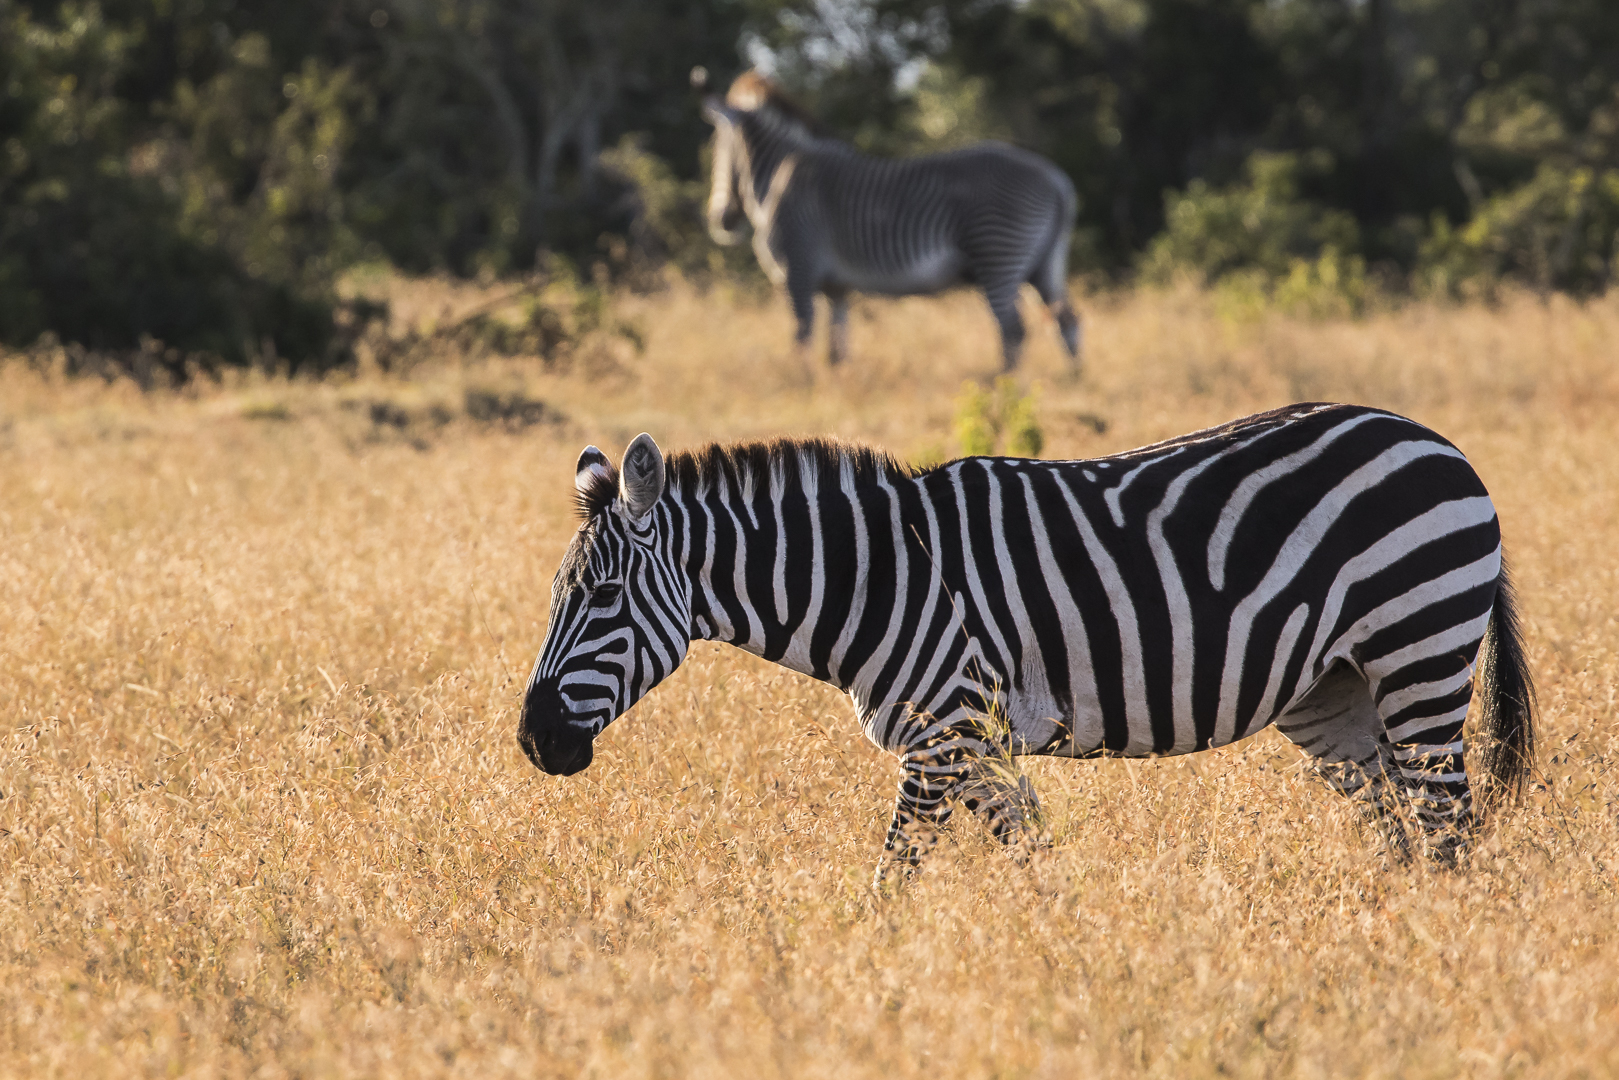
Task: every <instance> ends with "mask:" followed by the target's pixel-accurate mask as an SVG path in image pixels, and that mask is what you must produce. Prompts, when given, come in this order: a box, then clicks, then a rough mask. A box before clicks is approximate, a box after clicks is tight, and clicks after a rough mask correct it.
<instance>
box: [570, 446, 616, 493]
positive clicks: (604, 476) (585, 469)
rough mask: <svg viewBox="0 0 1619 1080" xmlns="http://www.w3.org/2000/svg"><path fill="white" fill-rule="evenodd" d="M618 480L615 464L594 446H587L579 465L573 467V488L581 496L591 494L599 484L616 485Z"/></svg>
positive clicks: (581, 454) (580, 455) (581, 455)
mask: <svg viewBox="0 0 1619 1080" xmlns="http://www.w3.org/2000/svg"><path fill="white" fill-rule="evenodd" d="M617 479H618V476H617V474H616V473H614V472H613V463H612V462H611V461H608V460H607V455H606V454H604V453H602V452H601V451H600V450H598V449H596V448H595V447H594V446H587V447H585V448H584V450H583V451H581V452H580V454H579V464H577V465H575V466H574V467H573V486H574V487H575V488H577V489H578V490H579V493H580V494H581V495H583V494H585V493H587V492H589V491H590V490H591V489H592V488H594V487H595V486H596V485H597V484H599V483H602V482H604V481H605V482H606V483H609V484H611V483H614V482H615V481H616V480H617Z"/></svg>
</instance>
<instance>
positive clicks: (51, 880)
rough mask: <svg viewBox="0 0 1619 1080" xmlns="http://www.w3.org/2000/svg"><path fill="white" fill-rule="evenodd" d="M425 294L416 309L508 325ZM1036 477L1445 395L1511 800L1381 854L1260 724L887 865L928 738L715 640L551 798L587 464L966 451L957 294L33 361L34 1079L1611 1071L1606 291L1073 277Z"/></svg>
mask: <svg viewBox="0 0 1619 1080" xmlns="http://www.w3.org/2000/svg"><path fill="white" fill-rule="evenodd" d="M479 299H480V298H479V296H477V295H475V293H474V292H471V291H465V290H463V291H457V290H453V289H451V288H449V287H448V286H444V285H434V284H431V283H425V284H424V283H416V284H401V285H399V286H398V287H397V294H396V300H397V301H398V302H397V305H396V313H397V314H398V316H399V318H400V319H401V320H402V321H403V322H405V323H409V324H415V323H420V322H423V321H426V320H440V319H446V318H453V317H454V315H455V314H456V312H457V311H459V310H462V309H466V308H469V307H470V306H471V305H473V304H475V303H477V302H478V301H479ZM1082 306H1083V308H1084V309H1085V311H1086V314H1087V318H1088V327H1087V329H1088V342H1089V358H1088V359H1089V367H1088V369H1087V371H1086V373H1085V375H1084V377H1083V378H1082V379H1081V380H1080V381H1078V382H1077V383H1069V382H1064V381H1063V380H1062V379H1061V378H1060V377H1059V375H1060V372H1061V363H1060V358H1059V354H1058V351H1057V348H1056V343H1055V334H1054V332H1053V331H1052V328H1051V327H1050V325H1049V323H1046V322H1043V321H1034V320H1031V323H1032V325H1031V348H1030V352H1029V356H1028V360H1027V364H1026V370H1025V377H1026V378H1027V380H1028V382H1029V384H1030V385H1031V386H1033V387H1034V389H1035V392H1036V394H1037V395H1038V397H1037V402H1038V405H1037V411H1038V416H1039V419H1040V421H1041V424H1042V427H1043V429H1044V431H1045V434H1046V440H1047V442H1046V450H1045V452H1046V454H1047V455H1049V456H1092V455H1098V454H1103V453H1109V452H1112V451H1116V450H1121V449H1126V448H1128V447H1131V446H1134V445H1139V444H1141V443H1143V442H1147V441H1150V440H1153V439H1157V438H1160V437H1164V436H1168V435H1172V434H1176V433H1180V432H1183V431H1187V430H1190V429H1193V428H1197V427H1201V426H1205V425H1208V424H1212V423H1216V422H1219V421H1223V420H1226V419H1230V418H1232V417H1235V416H1239V415H1242V414H1245V413H1248V412H1252V411H1255V410H1258V409H1262V408H1268V407H1272V406H1275V405H1279V404H1283V403H1286V402H1289V401H1293V400H1299V399H1333V400H1344V401H1357V402H1365V403H1370V404H1374V405H1380V406H1385V407H1389V408H1393V409H1396V410H1398V411H1401V412H1404V413H1406V414H1407V415H1410V416H1412V417H1414V418H1416V419H1418V420H1420V421H1423V422H1425V423H1427V424H1429V425H1431V426H1433V427H1435V428H1437V429H1438V430H1439V431H1440V432H1442V433H1444V434H1445V435H1447V436H1448V437H1450V438H1451V439H1452V440H1453V441H1455V442H1456V443H1457V444H1458V445H1460V446H1461V448H1462V449H1463V450H1464V451H1465V452H1467V454H1468V455H1469V456H1470V458H1471V459H1472V461H1473V462H1474V464H1475V466H1476V467H1477V469H1478V471H1479V472H1480V474H1481V475H1482V476H1483V477H1484V480H1485V482H1486V484H1487V485H1488V486H1489V487H1490V490H1491V491H1492V493H1493V495H1494V496H1495V499H1496V502H1497V505H1498V507H1499V510H1500V514H1501V517H1502V520H1503V523H1504V528H1505V533H1506V543H1507V549H1508V552H1509V554H1510V556H1511V558H1512V561H1513V564H1514V567H1515V570H1516V574H1517V578H1518V581H1519V584H1520V591H1521V596H1522V601H1523V609H1524V611H1525V613H1526V617H1527V627H1528V636H1529V642H1530V648H1531V660H1532V664H1533V667H1534V670H1535V672H1536V674H1537V678H1538V680H1539V689H1540V699H1541V704H1542V706H1543V729H1542V730H1543V740H1542V747H1543V750H1542V754H1541V758H1540V762H1539V766H1540V770H1541V771H1540V773H1539V774H1538V776H1537V780H1536V782H1535V784H1534V785H1533V789H1532V790H1531V791H1530V792H1529V794H1528V795H1527V797H1526V799H1525V802H1524V804H1523V805H1522V807H1521V808H1520V809H1519V810H1518V811H1517V812H1515V813H1514V814H1513V815H1511V816H1510V817H1508V818H1506V819H1504V820H1503V821H1501V822H1500V824H1499V826H1498V827H1492V828H1491V829H1490V830H1488V831H1487V832H1486V834H1485V835H1484V837H1483V839H1482V840H1481V842H1480V844H1479V846H1478V848H1477V849H1476V850H1475V852H1474V854H1473V856H1472V858H1471V860H1470V862H1469V863H1468V864H1467V865H1466V866H1465V867H1464V868H1463V869H1462V870H1460V871H1457V872H1445V871H1439V870H1435V869H1431V868H1429V867H1427V866H1424V865H1418V866H1413V867H1409V868H1403V867H1396V868H1393V869H1391V868H1389V867H1388V866H1386V865H1385V862H1384V859H1383V857H1382V856H1381V854H1380V852H1379V850H1378V848H1377V846H1376V844H1375V842H1374V840H1373V838H1372V836H1370V835H1369V834H1368V833H1367V832H1366V831H1365V830H1364V829H1363V828H1362V827H1361V826H1360V825H1358V823H1357V819H1356V817H1355V815H1354V814H1353V813H1352V812H1351V810H1350V809H1349V808H1348V807H1347V806H1346V805H1345V804H1343V803H1342V802H1341V801H1339V800H1337V799H1336V798H1335V797H1333V796H1331V795H1330V794H1329V793H1327V792H1326V791H1324V790H1323V789H1321V788H1319V787H1317V786H1316V785H1315V784H1313V783H1312V782H1311V781H1310V780H1309V779H1308V778H1307V777H1306V776H1305V775H1304V774H1303V773H1302V772H1301V770H1300V768H1299V764H1298V761H1299V759H1298V755H1297V753H1296V752H1295V751H1293V750H1292V749H1290V748H1289V747H1287V746H1286V745H1284V744H1283V742H1282V740H1280V739H1279V738H1278V737H1276V736H1275V735H1274V734H1273V733H1265V734H1263V735H1261V736H1259V737H1256V738H1254V739H1252V740H1249V741H1248V742H1246V743H1244V744H1242V745H1240V746H1238V747H1236V748H1233V749H1231V750H1228V751H1223V752H1218V753H1213V754H1207V755H1201V756H1196V757H1192V758H1182V759H1174V760H1164V761H1148V762H1133V763H1132V762H1123V761H1111V762H1084V763H1076V762H1052V761H1035V762H1032V763H1031V764H1029V765H1028V771H1029V773H1030V774H1031V775H1032V777H1033V779H1034V781H1035V784H1036V787H1037V788H1038V789H1039V791H1040V792H1041V794H1042V797H1043V800H1044V804H1045V807H1046V810H1047V813H1048V816H1049V822H1050V825H1051V828H1052V830H1053V832H1054V835H1055V837H1056V845H1055V847H1054V849H1053V850H1052V851H1051V852H1049V853H1048V854H1046V855H1044V856H1043V857H1041V858H1040V859H1038V860H1037V861H1036V862H1035V863H1034V864H1033V865H1031V866H1030V867H1028V868H1019V867H1017V866H1015V865H1012V864H1011V863H1010V862H1009V861H1007V860H1006V859H1005V858H1004V857H1002V856H1001V855H1000V854H999V853H998V852H997V851H995V850H994V849H993V845H992V843H991V842H990V841H989V839H988V838H987V836H986V835H985V834H984V833H983V832H982V831H981V828H980V826H979V825H978V824H977V822H976V821H975V820H973V819H971V818H965V817H964V818H958V820H957V823H956V824H955V825H954V826H953V827H952V830H951V831H950V832H949V834H948V835H947V838H946V842H945V843H944V844H942V845H941V848H940V850H939V854H938V856H937V857H936V858H935V860H934V861H933V862H932V863H930V864H929V865H928V867H927V869H926V870H925V872H924V873H923V874H922V875H921V876H920V877H919V878H918V879H917V880H916V881H915V882H914V884H913V885H912V886H911V887H910V888H909V889H908V890H906V891H905V892H904V893H903V894H902V895H899V896H897V897H894V898H891V899H881V898H877V897H874V896H873V895H872V894H871V893H870V892H869V891H868V889H867V882H868V881H869V879H870V874H871V868H872V865H873V863H874V861H875V859H876V856H877V854H878V848H879V845H880V844H881V840H882V834H883V830H884V828H885V827H886V825H887V822H888V814H889V810H890V807H891V804H892V794H893V787H894V784H895V782H896V781H897V778H898V769H897V766H896V765H895V764H894V763H893V762H892V761H891V760H890V759H888V758H886V757H884V756H883V755H881V754H880V753H879V752H878V751H877V750H876V749H874V748H873V747H872V746H870V745H869V744H868V743H866V742H865V741H864V740H863V738H862V737H861V736H860V734H859V732H858V729H857V727H856V725H855V723H854V720H853V718H852V715H851V711H850V708H849V706H848V703H847V702H846V701H845V700H844V699H843V698H842V697H841V696H840V695H838V694H837V693H835V692H834V691H832V690H831V689H830V688H828V687H824V686H821V685H819V684H816V683H813V682H810V681H809V680H807V679H804V678H802V677H800V676H797V675H794V674H791V673H789V672H786V671H784V670H781V669H777V668H774V667H772V666H770V665H768V664H765V663H764V662H762V661H758V660H755V659H754V658H752V657H750V656H747V655H744V654H742V653H740V652H738V651H736V650H729V649H726V648H724V647H720V646H708V645H701V644H700V645H698V646H696V647H694V648H693V651H692V656H691V659H690V660H689V661H688V662H687V663H686V664H685V666H684V667H683V668H682V669H681V670H679V671H678V672H676V673H675V675H674V676H673V677H671V678H670V679H669V680H668V681H667V682H666V683H665V684H664V685H663V686H662V687H660V688H659V689H658V690H657V691H655V692H654V693H653V694H652V695H651V696H650V697H649V698H648V699H647V700H646V701H645V702H643V703H642V704H641V705H639V706H638V707H637V708H636V709H635V710H634V711H633V712H632V713H631V714H629V715H628V716H627V717H625V718H624V719H623V720H621V721H619V722H618V723H617V724H615V725H614V726H613V727H612V728H610V729H609V731H608V732H607V733H606V734H605V735H604V736H603V737H602V739H601V740H600V741H599V742H598V744H597V749H596V761H595V764H594V765H593V766H592V767H591V769H590V770H589V771H588V772H586V773H583V774H581V775H579V776H577V777H573V778H569V779H559V778H552V777H547V776H544V775H541V774H540V773H539V772H538V771H536V770H535V769H534V768H533V767H531V766H530V765H529V764H528V762H527V761H526V760H524V758H523V757H522V755H521V753H520V751H519V750H518V748H517V745H516V742H515V739H514V732H515V725H516V716H517V707H518V704H519V698H520V695H521V692H522V689H523V681H524V679H525V678H526V675H527V672H528V668H529V665H530V664H531V663H532V661H533V657H534V654H535V652H536V651H537V650H538V648H539V645H540V642H541V640H542V638H543V636H544V630H545V618H546V605H547V599H548V590H549V585H550V579H551V574H552V572H553V570H554V569H555V566H556V563H557V560H558V558H559V556H560V554H561V552H562V549H563V547H564V545H565V543H566V541H567V538H568V536H569V534H570V532H571V530H572V528H573V522H572V520H571V516H572V505H571V493H572V473H573V462H574V459H575V457H576V456H577V454H578V452H579V450H580V448H581V447H582V446H583V445H584V444H586V443H591V442H594V443H598V444H600V445H601V446H602V447H604V448H605V449H607V450H608V451H609V453H611V454H612V455H613V456H614V457H615V459H616V457H617V455H618V453H619V452H620V451H621V450H622V448H623V447H624V445H625V443H626V442H627V441H628V440H629V439H630V438H631V437H632V436H634V435H635V433H636V432H638V431H640V430H642V429H646V430H649V431H651V432H652V433H653V434H654V436H655V437H657V439H658V440H659V441H660V443H661V444H662V445H663V446H664V447H665V449H670V448H676V447H680V446H683V445H689V444H691V443H694V442H698V441H703V440H707V439H711V438H736V437H743V436H752V435H766V434H774V433H779V432H835V433H837V434H840V435H844V436H849V437H854V438H860V439H864V440H868V441H871V442H875V443H879V444H881V445H883V446H885V447H887V448H889V449H890V450H893V451H894V452H896V453H898V454H901V455H906V456H911V457H914V458H926V459H937V458H943V457H946V456H949V455H951V454H953V453H955V445H954V442H953V436H952V433H951V417H952V414H953V412H954V408H955V406H954V401H955V399H956V397H957V395H958V394H959V393H960V388H961V385H962V382H963V380H964V379H966V378H968V377H970V376H975V375H981V374H984V373H986V372H987V371H988V370H989V369H990V367H991V365H992V364H993V359H992V358H993V357H994V356H995V355H996V341H995V337H994V333H993V324H992V322H991V320H990V319H989V317H988V315H987V313H986V312H985V311H984V310H983V307H982V303H981V301H980V300H979V299H978V298H976V297H974V296H972V295H969V294H961V295H958V296H952V297H946V298H943V299H938V300H928V301H922V300H918V301H905V302H898V303H889V304H878V303H868V304H865V305H862V306H860V307H859V308H858V309H857V313H856V316H855V320H854V325H853V351H854V358H853V360H852V362H851V363H850V364H849V365H847V367H846V368H845V369H843V370H840V371H838V372H836V373H828V372H826V371H824V370H820V369H819V368H818V367H817V365H816V364H813V363H812V364H805V363H803V362H801V361H800V360H799V359H797V358H795V357H794V356H793V355H792V354H791V352H790V350H789V349H788V347H787V344H786V343H787V340H788V337H789V326H788V318H787V315H786V312H785V303H784V302H781V301H773V302H770V303H768V304H765V305H762V306H761V305H759V304H758V303H757V302H755V301H752V300H749V299H748V298H746V297H732V296H728V295H726V294H723V293H716V294H711V295H708V296H706V297H699V296H697V295H695V294H693V293H691V292H689V291H687V290H685V289H674V290H672V291H670V292H667V293H664V294H662V295H658V296H653V297H647V298H627V299H625V300H623V301H622V302H621V313H622V314H623V315H624V316H625V317H627V318H629V319H631V320H633V321H634V322H635V323H636V325H638V326H639V327H640V329H641V331H642V333H643V334H644V337H645V340H646V349H645V352H644V353H641V354H637V353H636V352H635V351H634V349H633V348H631V347H630V346H629V345H628V343H627V342H625V341H623V340H611V341H604V342H601V343H598V344H597V345H595V346H592V348H591V349H590V350H587V351H586V353H585V354H584V355H581V356H580V357H578V358H577V359H576V360H575V362H574V363H573V365H572V367H571V370H564V371H558V372H554V373H545V372H543V371H540V370H539V369H538V368H537V366H536V365H533V364H523V363H520V362H517V361H498V362H497V361H487V362H481V363H476V364H453V363H449V362H442V363H429V364H425V365H422V366H419V367H418V368H417V369H416V370H415V371H414V372H413V373H412V374H411V375H410V376H409V377H408V378H406V377H400V376H397V375H396V376H389V377H385V376H383V375H380V374H376V373H371V374H362V375H360V376H358V377H354V378H347V379H340V380H328V381H326V382H305V381H296V380H294V381H287V380H276V379H268V378H249V379H242V380H236V381H233V382H230V383H228V384H227V385H224V386H205V387H197V388H193V389H191V390H187V391H183V392H162V393H157V392H153V393H146V394H142V393H140V392H138V391H136V390H135V389H133V388H132V387H130V386H128V385H122V384H113V385H107V384H104V383H101V382H88V381H78V382H72V381H66V380H63V379H61V378H59V377H55V376H52V375H50V374H49V373H48V372H47V373H41V372H39V371H38V370H36V369H32V368H27V367H25V366H24V365H22V364H21V363H20V362H12V363H9V364H6V365H4V366H3V367H0V455H3V460H4V468H3V469H0V540H3V543H0V658H3V663H0V716H3V719H4V727H3V731H0V739H3V740H4V741H3V748H0V866H3V873H0V1076H7V1077H9V1076H19V1077H21V1076H48V1075H55V1076H71V1077H75V1078H88V1077H98V1076H165V1077H169V1076H199V1077H200V1076H237V1075H240V1076H249V1075H251V1076H267V1077H270V1076H302V1077H326V1076H350V1075H364V1076H374V1075H380V1076H476V1077H500V1076H512V1077H535V1076H540V1077H547V1076H575V1075H584V1076H596V1077H615V1078H616V1077H674V1076H702V1077H710V1076H712V1077H732V1076H734V1077H770V1076H794V1077H822V1076H825V1077H833V1076H836V1077H881V1078H884V1080H900V1078H905V1077H928V1078H937V1077H947V1076H975V1077H976V1076H996V1077H1024V1076H1028V1077H1074V1076H1100V1075H1112V1074H1116V1073H1120V1072H1134V1073H1144V1074H1149V1075H1159V1076H1174V1077H1182V1076H1205V1075H1216V1074H1218V1075H1244V1076H1249V1075H1252V1076H1272V1075H1276V1076H1342V1075H1364V1076H1391V1077H1392V1076H1399V1077H1413V1076H1415V1077H1422V1076H1451V1075H1459V1074H1460V1075H1469V1076H1555V1077H1561V1076H1571V1077H1572V1076H1602V1075H1615V1074H1619V928H1616V926H1615V915H1616V912H1619V879H1616V874H1619V821H1616V812H1619V773H1616V772H1615V768H1614V766H1615V764H1616V763H1619V520H1616V518H1619V442H1616V435H1619V297H1613V298H1610V299H1607V300H1602V301H1595V302H1592V303H1590V304H1587V305H1577V304H1575V303H1573V302H1570V301H1566V300H1562V299H1557V298H1553V299H1551V300H1549V301H1542V300H1539V299H1536V298H1533V297H1518V298H1509V299H1508V300H1506V301H1504V302H1503V303H1502V304H1501V305H1500V306H1498V307H1496V308H1492V309H1483V308H1449V307H1438V306H1423V305H1415V306H1408V307H1404V308H1401V309H1398V310H1392V311H1388V312H1384V313H1381V314H1374V315H1371V316H1369V317H1367V318H1365V319H1363V320H1361V321H1355V322H1325V323H1311V322H1299V321H1293V320H1290V319H1287V318H1283V317H1280V316H1274V317H1273V316H1266V317H1263V318H1260V319H1258V320H1257V321H1254V320H1249V321H1237V322H1233V321H1230V320H1228V319H1225V318H1222V316H1221V315H1220V313H1219V312H1218V310H1217V305H1216V303H1215V301H1214V300H1213V299H1211V298H1210V297H1207V296H1204V295H1200V294H1196V293H1173V292H1172V293H1139V294H1117V295H1113V294H1107V295H1097V296H1092V297H1089V298H1087V299H1086V300H1085V302H1084V303H1083V305H1082Z"/></svg>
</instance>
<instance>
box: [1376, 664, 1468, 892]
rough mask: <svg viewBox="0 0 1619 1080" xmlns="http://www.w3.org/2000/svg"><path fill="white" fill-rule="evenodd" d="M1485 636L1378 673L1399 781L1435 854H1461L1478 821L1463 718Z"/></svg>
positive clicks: (1448, 858)
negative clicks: (1464, 746) (1464, 751)
mask: <svg viewBox="0 0 1619 1080" xmlns="http://www.w3.org/2000/svg"><path fill="white" fill-rule="evenodd" d="M1478 644H1479V643H1478V641H1476V640H1475V641H1473V642H1472V643H1471V644H1470V645H1467V646H1465V647H1464V649H1462V650H1459V651H1458V650H1446V651H1444V652H1441V653H1439V654H1438V655H1435V656H1429V657H1426V658H1423V659H1421V660H1418V661H1416V662H1413V663H1409V664H1407V665H1405V666H1404V667H1403V668H1401V669H1400V670H1399V671H1394V672H1389V673H1387V674H1384V675H1382V677H1381V678H1379V679H1378V680H1377V684H1376V685H1377V689H1376V691H1375V693H1376V696H1377V711H1378V713H1379V715H1381V716H1382V718H1383V724H1384V727H1385V728H1386V730H1387V732H1388V741H1389V743H1390V744H1391V747H1392V754H1393V758H1394V763H1395V768H1394V774H1395V776H1396V777H1397V778H1398V782H1399V786H1400V789H1401V791H1402V793H1403V794H1404V795H1405V797H1406V799H1407V800H1409V802H1410V804H1411V807H1412V809H1413V811H1414V812H1415V816H1416V820H1417V824H1418V826H1419V827H1420V828H1421V831H1422V834H1423V843H1424V847H1425V848H1426V850H1427V852H1428V854H1429V855H1430V856H1432V857H1433V858H1435V859H1437V860H1439V861H1441V862H1446V863H1452V862H1455V860H1456V857H1457V856H1458V855H1459V854H1460V853H1461V851H1462V850H1463V849H1464V848H1465V847H1466V845H1467V841H1468V837H1469V833H1470V832H1471V830H1472V826H1473V797H1472V790H1471V787H1470V786H1469V784H1468V779H1467V766H1466V764H1465V763H1464V762H1463V760H1462V725H1463V723H1464V722H1465V721H1466V720H1467V706H1468V703H1469V702H1470V701H1471V700H1472V698H1473V663H1472V658H1473V657H1475V656H1477V655H1478Z"/></svg>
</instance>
